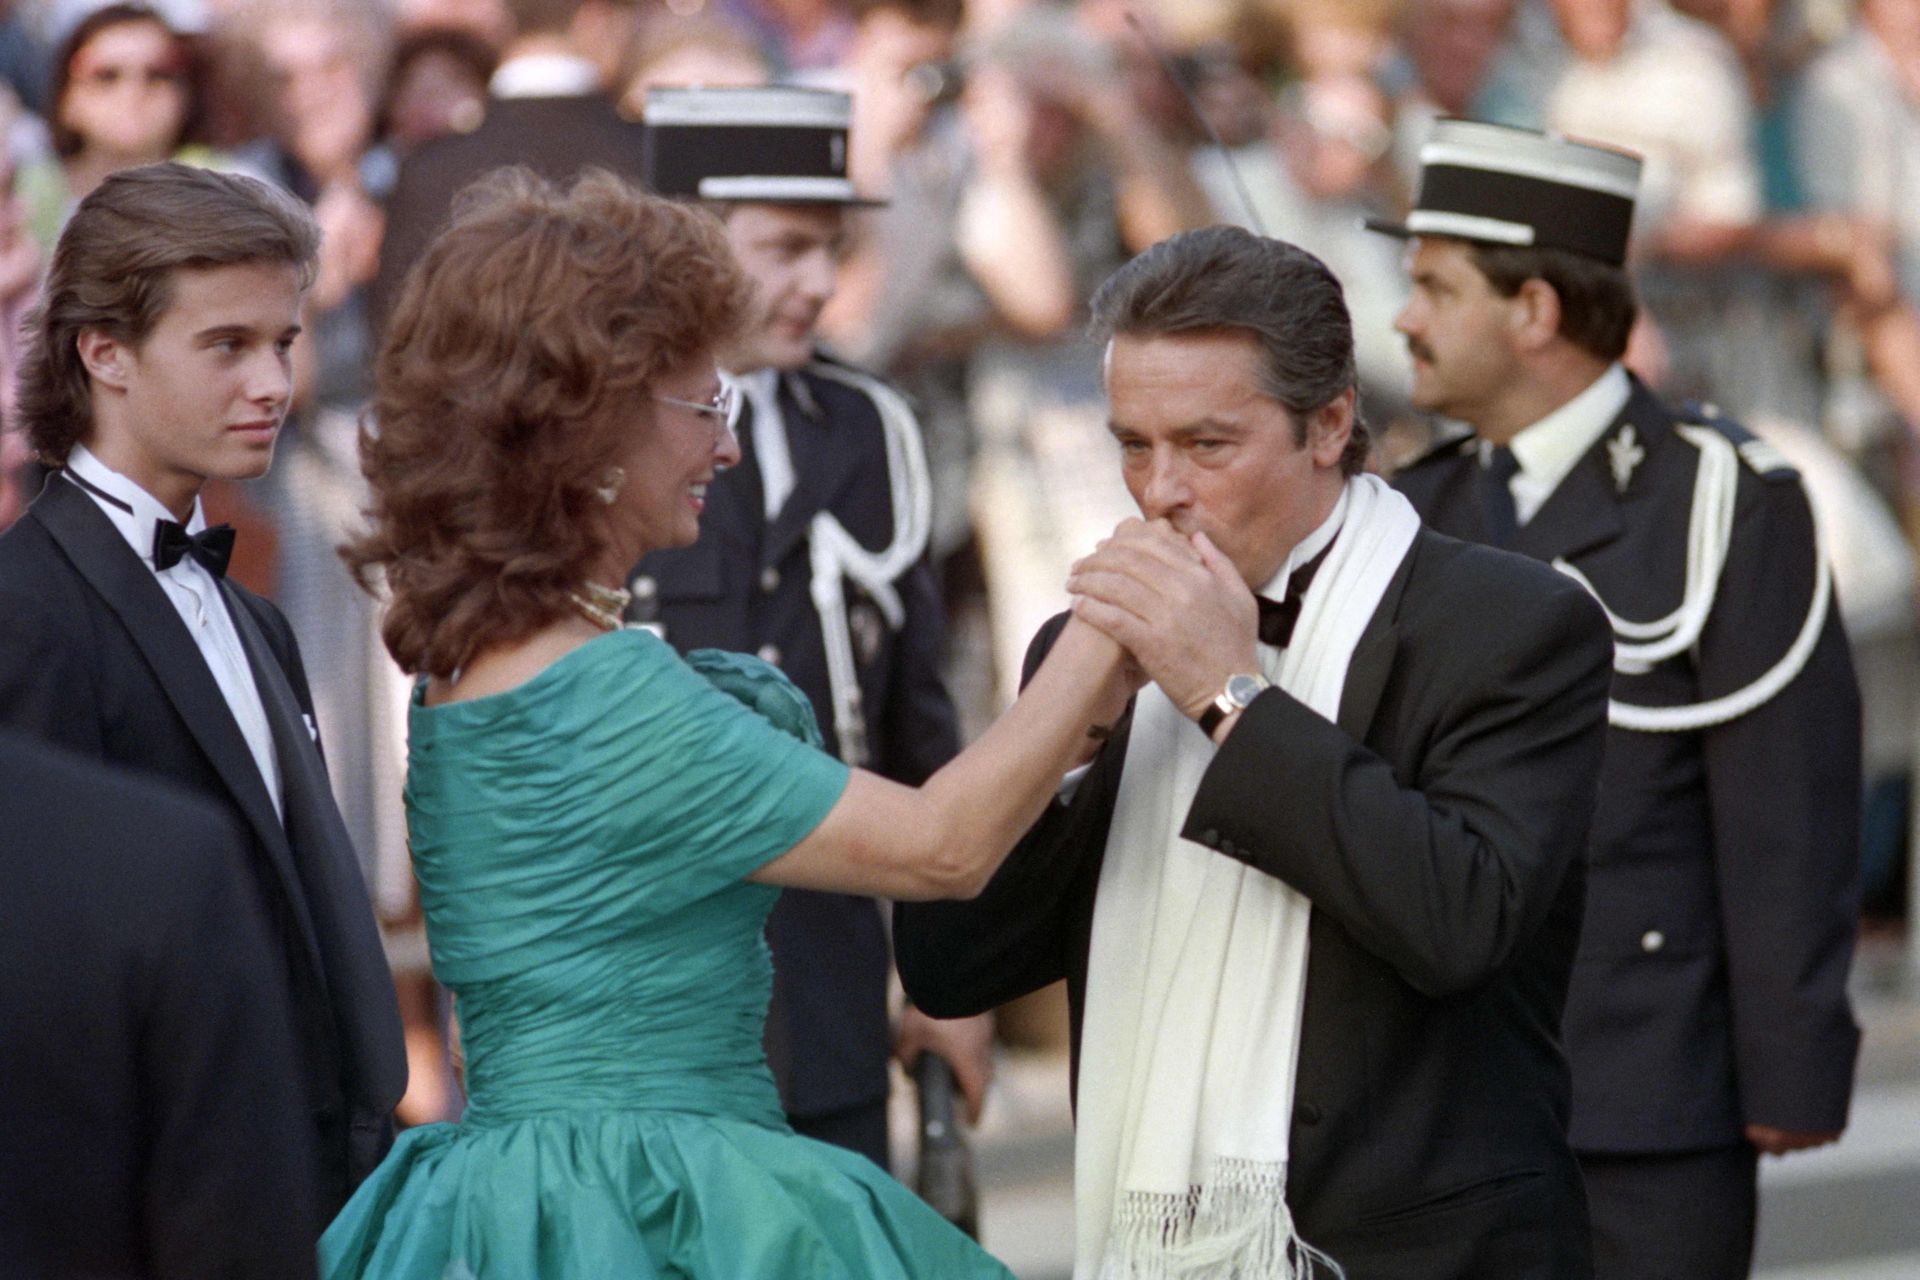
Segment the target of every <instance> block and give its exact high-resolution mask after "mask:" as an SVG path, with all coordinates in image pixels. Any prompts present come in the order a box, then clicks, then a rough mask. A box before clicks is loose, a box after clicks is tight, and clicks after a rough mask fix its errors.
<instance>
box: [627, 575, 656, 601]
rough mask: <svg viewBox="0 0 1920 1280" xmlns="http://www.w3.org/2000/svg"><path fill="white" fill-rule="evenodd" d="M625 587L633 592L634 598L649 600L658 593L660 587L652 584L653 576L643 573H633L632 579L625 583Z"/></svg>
mask: <svg viewBox="0 0 1920 1280" xmlns="http://www.w3.org/2000/svg"><path fill="white" fill-rule="evenodd" d="M627 589H628V590H629V591H631V592H633V598H634V599H635V600H651V599H653V598H654V596H656V595H658V594H659V593H660V588H659V587H658V586H656V585H655V584H654V581H653V578H652V577H651V576H650V575H648V574H644V573H639V574H635V575H634V578H633V581H632V582H630V583H628V584H627Z"/></svg>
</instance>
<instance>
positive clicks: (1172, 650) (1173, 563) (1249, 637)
mask: <svg viewBox="0 0 1920 1280" xmlns="http://www.w3.org/2000/svg"><path fill="white" fill-rule="evenodd" d="M1067 590H1068V591H1070V592H1072V593H1073V596H1074V601H1073V612H1074V616H1076V617H1078V618H1081V619H1083V620H1085V621H1086V622H1087V623H1089V624H1091V625H1092V626H1095V627H1098V628H1099V629H1100V630H1101V631H1104V632H1106V633H1107V634H1108V635H1110V636H1112V637H1113V638H1114V640H1116V641H1117V642H1119V644H1120V645H1121V646H1122V647H1124V648H1125V649H1126V650H1127V651H1128V652H1129V653H1131V654H1132V655H1133V657H1134V660H1135V661H1136V662H1138V663H1139V665H1140V667H1141V669H1142V670H1144V671H1145V672H1146V673H1147V677H1148V678H1149V679H1151V680H1152V681H1154V683H1156V684H1158V685H1159V686H1160V688H1161V691H1162V692H1164V693H1165V694H1166V695H1167V697H1168V698H1169V699H1171V700H1172V702H1173V704H1174V705H1175V706H1176V707H1179V708H1180V710H1181V711H1182V712H1184V713H1185V714H1186V715H1188V716H1191V717H1197V716H1198V715H1199V714H1200V713H1201V712H1202V711H1205V710H1206V708H1207V705H1208V704H1209V703H1211V702H1212V701H1213V700H1214V698H1215V697H1217V696H1218V695H1219V693H1220V691H1221V690H1222V689H1223V688H1225V687H1226V683H1227V677H1228V676H1231V675H1234V674H1236V673H1240V672H1253V671H1258V670H1259V669H1260V668H1259V663H1258V660H1257V658H1256V655H1255V648H1254V646H1255V643H1256V636H1257V633H1258V630H1259V624H1260V611H1259V608H1258V606H1257V605H1256V603H1255V601H1254V598H1253V592H1251V591H1249V590H1248V589H1247V585H1246V583H1244V582H1242V581H1241V580H1240V574H1239V571H1238V570H1236V569H1235V568H1234V567H1233V564H1232V562H1231V561H1229V560H1228V559H1227V558H1226V557H1225V556H1224V555H1222V554H1220V551H1219V549H1218V548H1217V547H1215V546H1214V545H1213V543H1212V542H1211V541H1209V540H1208V538H1207V535H1206V534H1204V533H1196V534H1194V535H1193V537H1192V538H1191V539H1188V538H1185V537H1182V536H1181V535H1180V534H1179V533H1176V532H1175V531H1174V529H1173V527H1172V526H1171V525H1169V524H1167V523H1166V522H1165V521H1155V522H1153V523H1152V524H1148V523H1146V522H1144V521H1141V520H1127V521H1124V522H1122V523H1121V525H1120V527H1119V528H1117V529H1115V530H1114V531H1113V536H1112V537H1110V538H1108V539H1107V540H1106V541H1104V542H1102V543H1101V544H1100V546H1099V547H1098V548H1097V549H1096V550H1095V551H1094V553H1093V554H1092V555H1090V556H1088V557H1086V558H1085V559H1083V560H1081V561H1079V562H1078V563H1076V564H1075V565H1074V566H1073V574H1072V576H1071V577H1069V578H1068V579H1067Z"/></svg>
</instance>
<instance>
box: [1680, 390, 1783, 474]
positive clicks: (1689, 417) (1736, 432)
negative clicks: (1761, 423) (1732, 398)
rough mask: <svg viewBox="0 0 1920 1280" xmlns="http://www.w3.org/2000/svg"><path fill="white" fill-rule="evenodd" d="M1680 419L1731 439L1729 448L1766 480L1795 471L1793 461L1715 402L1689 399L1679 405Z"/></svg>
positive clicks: (1747, 466)
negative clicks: (1687, 401)
mask: <svg viewBox="0 0 1920 1280" xmlns="http://www.w3.org/2000/svg"><path fill="white" fill-rule="evenodd" d="M1679 412H1680V419H1681V421H1683V422H1687V423H1691V424H1692V425H1694V426H1700V427H1705V428H1707V430H1709V431H1716V432H1718V433H1719V434H1721V435H1723V436H1725V437H1726V438H1727V439H1728V440H1730V441H1732V443H1733V448H1734V451H1735V452H1736V453H1738V454H1739V455H1740V461H1741V462H1742V463H1744V464H1745V465H1746V468H1747V470H1749V471H1751V472H1753V473H1754V474H1755V475H1757V476H1761V477H1764V478H1766V479H1769V480H1778V479H1785V478H1786V477H1788V476H1794V475H1798V474H1799V472H1797V471H1795V470H1794V467H1793V464H1792V463H1791V462H1789V461H1787V455H1786V454H1784V453H1781V452H1780V451H1779V450H1778V449H1776V448H1774V447H1773V446H1772V445H1770V444H1768V443H1767V442H1766V441H1765V440H1762V439H1761V438H1760V437H1759V436H1757V435H1755V434H1753V432H1751V431H1749V430H1748V429H1747V428H1746V427H1744V426H1742V425H1741V424H1740V423H1738V422H1736V421H1734V420H1733V419H1732V418H1729V417H1728V416H1727V415H1726V414H1725V413H1723V412H1722V411H1721V409H1720V406H1719V405H1716V404H1712V403H1710V402H1708V403H1690V404H1686V405H1683V406H1681V408H1680V411H1679Z"/></svg>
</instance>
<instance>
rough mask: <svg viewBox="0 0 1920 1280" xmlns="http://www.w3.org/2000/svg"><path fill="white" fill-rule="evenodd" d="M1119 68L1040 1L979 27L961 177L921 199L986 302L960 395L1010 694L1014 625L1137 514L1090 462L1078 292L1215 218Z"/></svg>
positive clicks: (1094, 455)
mask: <svg viewBox="0 0 1920 1280" xmlns="http://www.w3.org/2000/svg"><path fill="white" fill-rule="evenodd" d="M1117 70H1118V64H1117V59H1116V57H1115V55H1114V52H1113V50H1112V48H1111V46H1110V45H1107V44H1104V43H1101V42H1098V41H1096V40H1094V39H1093V38H1091V37H1090V36H1088V35H1087V34H1086V33H1085V32H1084V31H1083V30H1081V29H1080V28H1079V27H1077V26H1076V25H1074V23H1073V22H1072V20H1071V19H1070V18H1068V17H1066V16H1065V15H1062V14H1060V13H1059V12H1057V11H1054V10H1051V9H1048V8H1036V9H1032V10H1029V11H1028V12H1026V13H1024V14H1021V15H1019V16H1018V17H1016V18H1014V19H1012V20H1011V21H1009V22H1008V23H1007V24H1006V25H1005V26H1003V27H1001V28H1000V29H999V30H997V31H995V32H993V33H991V34H990V35H988V36H987V37H986V38H985V40H984V41H983V43H982V44H981V45H980V47H979V48H978V49H977V50H976V51H975V56H974V57H973V58H972V59H971V60H970V62H969V66H968V71H967V77H966V85H965V88H964V89H963V90H962V91H961V96H960V110H961V117H960V118H961V124H962V126H963V128H962V135H961V136H960V137H959V138H958V139H957V140H958V142H959V144H960V146H961V147H962V148H963V150H964V155H963V157H962V158H960V159H959V160H958V162H957V163H953V164H951V165H950V166H949V168H948V173H949V174H950V175H951V176H952V177H954V178H956V179H957V184H956V186H957V189H955V190H951V191H949V192H948V193H945V194H943V195H942V196H940V197H937V198H935V199H931V200H929V201H928V204H929V206H930V207H931V208H932V209H944V210H947V211H948V215H947V221H946V222H945V225H946V226H947V227H948V228H949V232H948V234H950V236H951V238H952V241H953V243H954V245H955V246H956V248H957V251H958V258H959V263H960V265H961V266H962V267H963V268H964V270H965V272H966V275H967V276H968V277H969V278H970V280H971V282H972V284H973V286H975V287H977V288H978V289H979V291H980V292H981V294H982V295H984V298H985V300H986V302H987V304H988V307H989V309H990V310H989V316H990V327H989V329H988V331H987V333H986V334H985V335H984V336H983V337H982V339H981V340H980V343H979V345H978V346H977V347H976V348H975V351H974V353H973V357H972V359H971V360H970V362H969V367H968V388H967V398H968V403H969V405H970V409H971V417H972V425H973V429H974V432H975V437H976V441H977V448H978V452H977V455H976V457H975V462H974V475H973V485H972V498H973V515H974V528H975V530H976V533H977V535H978V538H979V545H980V551H981V562H982V565H983V567H984V572H985V576H986V582H987V588H988V599H989V604H990V608H991V614H992V618H993V628H992V630H993V635H994V643H995V647H996V651H997V653H996V662H995V664H994V665H995V670H996V675H997V679H998V681H999V685H1000V690H1001V696H1002V697H1003V698H1004V699H1007V700H1010V699H1011V698H1012V696H1013V691H1014V688H1015V686H1016V682H1017V680H1018V678H1019V672H1020V659H1021V656H1022V654H1023V652H1024V649H1025V645H1026V638H1027V637H1028V636H1031V635H1032V634H1033V633H1034V632H1035V631H1037V630H1038V629H1039V626H1040V624H1041V623H1042V622H1044V621H1045V620H1046V618H1047V617H1049V616H1051V615H1052V614H1053V613H1055V612H1057V611H1058V609H1059V608H1060V605H1061V603H1062V600H1063V596H1062V592H1061V584H1062V583H1063V582H1065V580H1066V572H1067V567H1068V565H1069V564H1071V563H1072V561H1073V560H1074V559H1076V558H1078V557H1079V556H1081V555H1083V554H1085V551H1086V548H1088V547H1090V546H1092V545H1093V544H1094V543H1095V542H1097V541H1098V540H1099V539H1100V538H1102V537H1104V536H1106V534H1107V533H1109V532H1110V531H1111V530H1112V528H1113V526H1114V525H1115V524H1116V523H1117V522H1118V521H1119V520H1120V519H1122V518H1124V517H1126V516H1128V515H1131V514H1133V504H1132V502H1131V500H1130V499H1129V498H1128V497H1127V494H1126V490H1125V488H1124V487H1123V486H1122V485H1121V484H1120V481H1119V468H1118V467H1108V466H1099V465H1096V463H1097V462H1098V460H1099V459H1100V458H1102V457H1105V456H1109V453H1110V451H1111V450H1112V448H1113V447H1114V446H1113V443H1112V438H1111V436H1110V435H1109V434H1108V432H1107V429H1106V412H1105V395H1104V393H1103V391H1102V389H1101V386H1100V382H1099V369H1100V353H1099V350H1098V349H1097V348H1096V347H1094V346H1093V345H1092V344H1091V343H1090V341H1089V340H1088V339H1087V338H1086V337H1085V335H1084V333H1083V328H1084V321H1085V315H1086V304H1087V301H1088V299H1089V298H1090V297H1091V296H1092V291H1093V289H1094V287H1095V286H1097V285H1098V284H1099V282H1100V281H1101V280H1103V279H1105V278H1106V276H1107V275H1109V274H1110V273H1111V272H1112V271H1113V270H1114V269H1115V268H1116V267H1118V266H1119V265H1120V264H1121V263H1122V262H1123V261H1125V260H1126V259H1127V258H1128V257H1130V256H1131V255H1132V254H1134V253H1137V252H1138V251H1140V250H1141V249H1144V248H1146V247H1147V246H1148V245H1150V244H1153V243H1154V242H1156V241H1158V240H1160V239H1162V238H1164V237H1165V236H1167V235H1170V234H1172V233H1173V232H1175V231H1178V230H1181V229H1183V228H1186V227H1190V226H1201V225H1205V224H1206V223H1208V222H1211V221H1213V219H1214V216H1215V215H1214V211H1213V208H1212V206H1211V204H1210V203H1209V202H1208V200H1207V198H1206V196H1205V194H1204V192H1202V191H1201V189H1200V187H1199V185H1198V184H1197V183H1196V182H1195V181H1194V179H1193V176H1192V174H1191V172H1190V171H1189V170H1188V168H1187V164H1186V157H1185V154H1184V151H1183V149H1182V148H1181V147H1180V146H1177V145H1175V143H1174V142H1173V141H1172V140H1170V139H1169V138H1167V137H1166V136H1164V135H1163V134H1162V133H1161V132H1160V130H1159V128H1158V127H1156V125H1155V123H1154V121H1153V120H1152V119H1151V118H1150V117H1149V116H1148V114H1147V113H1146V111H1145V110H1143V109H1142V105H1141V103H1140V102H1139V100H1137V99H1136V98H1135V97H1133V96H1132V95H1131V94H1129V93H1128V92H1127V89H1128V82H1127V81H1126V80H1124V79H1122V78H1121V77H1119V76H1118V75H1117V74H1116V72H1117ZM928 225H929V226H931V225H939V224H932V223H930V224H928ZM922 234H925V231H923V232H922Z"/></svg>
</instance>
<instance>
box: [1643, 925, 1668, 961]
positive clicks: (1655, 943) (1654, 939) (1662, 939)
mask: <svg viewBox="0 0 1920 1280" xmlns="http://www.w3.org/2000/svg"><path fill="white" fill-rule="evenodd" d="M1666 945H1667V935H1666V934H1664V933H1662V932H1660V931H1659V930H1658V929H1649V930H1647V931H1646V932H1645V933H1643V934H1641V935H1640V949H1641V950H1642V951H1644V952H1646V953H1647V954H1648V955H1652V954H1653V953H1654V952H1656V951H1658V950H1659V949H1660V948H1662V947H1664V946H1666Z"/></svg>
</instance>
